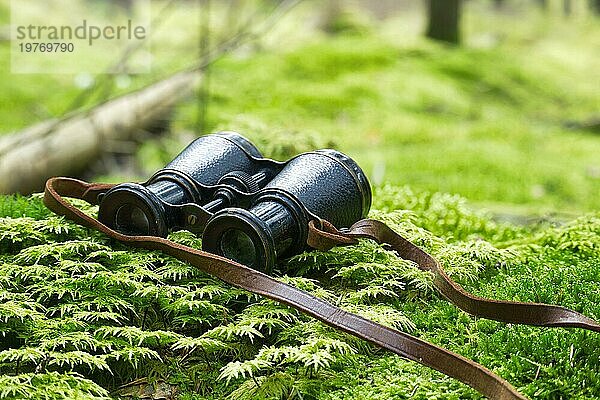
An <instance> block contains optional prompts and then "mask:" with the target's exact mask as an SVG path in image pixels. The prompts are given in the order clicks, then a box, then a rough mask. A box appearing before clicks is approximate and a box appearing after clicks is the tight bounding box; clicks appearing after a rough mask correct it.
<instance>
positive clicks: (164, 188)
mask: <svg viewBox="0 0 600 400" xmlns="http://www.w3.org/2000/svg"><path fill="white" fill-rule="evenodd" d="M99 200H100V210H99V214H98V219H99V220H100V221H101V222H102V223H104V224H105V225H107V226H109V227H110V228H112V229H114V230H116V231H119V232H121V233H123V234H126V235H145V236H148V235H149V236H161V237H166V236H167V234H168V233H169V232H170V231H174V230H181V229H186V230H189V231H191V232H194V233H198V234H201V235H202V248H203V250H206V251H208V252H211V253H215V254H218V255H221V256H224V257H226V258H229V259H232V260H234V261H237V262H239V263H241V264H244V265H247V266H249V267H251V268H255V269H260V270H263V271H265V272H269V271H270V270H271V268H272V267H273V265H274V264H275V263H276V261H277V259H280V258H286V257H290V256H292V255H294V254H298V253H300V252H302V251H303V250H305V249H306V248H307V244H306V240H307V237H308V222H309V221H310V220H312V219H317V218H321V219H324V220H327V221H329V222H331V223H332V224H333V225H334V226H336V227H337V228H344V227H349V226H350V225H352V224H353V223H355V222H356V221H358V220H359V219H361V218H364V217H366V216H367V214H368V212H369V208H370V207H371V188H370V186H369V182H368V180H367V177H366V175H365V174H364V172H363V171H362V170H361V169H360V167H359V166H358V165H357V164H356V163H355V162H354V161H353V160H352V159H350V158H349V157H347V156H346V155H344V154H342V153H340V152H339V151H336V150H331V149H326V150H316V151H309V152H306V153H302V154H300V155H298V156H295V157H293V158H292V159H290V160H289V161H287V162H279V161H275V160H271V159H268V158H264V157H263V156H262V155H261V154H260V152H259V151H258V149H256V147H255V146H254V145H253V144H252V143H250V141H248V140H247V139H246V138H244V137H243V136H241V135H240V134H238V133H235V132H219V133H215V134H210V135H206V136H201V137H200V138H198V139H196V140H195V141H193V142H192V143H191V144H190V145H189V146H188V147H186V148H185V149H184V150H183V151H182V152H181V153H180V154H179V155H178V156H177V157H176V158H175V159H174V160H173V161H171V162H170V163H169V164H168V165H167V166H166V167H165V168H163V169H161V170H160V171H158V172H157V173H155V174H154V175H153V176H152V177H151V178H150V179H149V180H148V181H147V182H145V183H142V184H136V183H122V184H120V185H116V186H114V187H113V188H111V189H110V190H109V191H107V192H106V193H104V194H102V195H100V198H99Z"/></svg>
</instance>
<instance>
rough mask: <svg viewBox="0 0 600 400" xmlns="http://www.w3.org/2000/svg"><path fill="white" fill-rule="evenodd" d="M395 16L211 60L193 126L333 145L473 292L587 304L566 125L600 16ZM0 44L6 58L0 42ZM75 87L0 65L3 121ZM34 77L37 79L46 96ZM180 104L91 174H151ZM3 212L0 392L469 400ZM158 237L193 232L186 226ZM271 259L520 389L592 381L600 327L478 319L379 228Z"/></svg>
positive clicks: (318, 330) (588, 72) (587, 210)
mask: <svg viewBox="0 0 600 400" xmlns="http://www.w3.org/2000/svg"><path fill="white" fill-rule="evenodd" d="M407 12H408V13H409V15H404V16H399V17H398V18H394V19H389V20H386V21H383V22H380V23H377V24H376V23H373V21H363V20H361V19H360V18H358V20H352V21H351V22H352V23H349V24H348V25H346V30H345V31H344V32H343V33H340V34H337V35H329V34H325V33H319V32H314V33H310V34H306V35H305V37H303V38H302V40H293V39H292V38H289V39H288V38H286V37H285V35H282V34H281V32H279V33H278V34H279V41H278V45H276V46H275V45H273V44H272V41H273V37H272V36H271V37H270V38H269V40H268V41H266V42H265V43H263V44H262V47H260V46H259V47H258V48H255V49H252V51H250V52H243V53H242V52H239V53H236V54H234V55H233V56H231V57H228V58H225V59H223V60H221V61H219V62H218V63H216V64H215V65H214V66H212V68H211V70H210V84H209V86H208V89H209V99H210V102H209V104H208V115H207V119H206V121H205V122H204V125H205V126H206V127H207V129H208V130H209V131H215V130H218V129H228V130H238V131H239V132H241V133H242V134H244V135H246V136H248V137H249V138H250V139H251V140H252V141H253V142H255V143H256V144H257V146H258V147H259V148H260V149H261V150H262V151H263V152H264V154H265V155H266V156H272V157H275V158H278V159H285V158H287V157H290V156H291V155H293V154H296V153H298V152H301V151H305V150H309V149H313V148H315V147H323V146H330V147H335V148H338V149H340V150H342V151H344V152H346V153H347V154H348V155H350V156H351V157H352V158H354V159H355V160H356V161H357V162H358V163H359V164H360V165H361V166H363V167H364V169H365V171H366V172H367V174H368V175H369V177H370V179H371V181H372V183H373V185H374V187H375V190H374V195H373V203H374V204H373V210H372V212H371V216H372V217H374V218H378V219H381V220H383V221H386V222H388V223H390V224H392V226H393V227H394V228H395V229H396V230H397V231H398V232H399V233H401V234H403V235H406V236H407V237H409V238H410V239H412V240H413V241H414V242H415V243H416V244H418V245H419V246H421V247H422V248H424V249H425V250H428V251H430V252H431V253H432V254H433V255H434V256H436V257H437V258H438V259H440V260H441V262H442V264H443V265H444V267H445V269H446V270H447V271H448V272H449V273H450V274H451V276H452V277H453V278H454V279H456V280H457V281H459V282H460V283H461V284H462V285H463V286H464V287H465V288H466V289H467V290H468V291H470V292H473V293H476V294H478V295H481V296H486V297H491V298H496V299H511V300H521V301H535V302H544V303H551V304H560V305H563V306H567V307H570V308H573V309H575V310H577V311H580V312H582V313H584V314H585V315H588V316H590V317H592V318H596V319H600V260H599V259H598V254H599V252H600V214H599V213H598V210H599V209H600V199H599V197H598V193H600V164H599V162H600V161H599V160H598V154H600V136H598V133H597V132H594V131H593V130H589V129H588V130H586V129H574V128H573V126H576V125H577V124H576V123H577V122H581V121H587V120H589V119H590V118H597V117H598V112H599V110H600V96H599V95H598V93H600V80H598V79H595V76H597V69H598V68H597V66H598V65H599V59H598V57H599V54H600V47H599V46H600V43H599V42H598V40H597V38H598V37H599V36H600V27H599V26H598V23H597V20H596V21H594V20H591V19H585V18H584V19H580V20H577V21H573V20H565V19H558V18H556V17H548V16H542V15H539V14H538V13H535V12H533V11H527V13H526V14H525V15H523V16H522V19H520V18H516V17H515V15H514V14H512V13H511V12H506V13H494V14H491V12H490V10H488V9H485V10H484V9H479V8H477V6H471V9H470V11H469V12H468V13H467V14H466V15H465V20H464V21H463V22H464V36H465V45H464V46H462V47H459V48H455V47H447V46H443V45H438V44H434V43H431V42H429V41H426V40H424V39H422V38H421V37H420V34H419V29H418V27H417V26H421V25H422V20H419V18H414V17H415V15H412V14H410V12H411V11H407ZM292 26H293V25H292ZM283 32H289V31H286V30H285V29H284V30H283ZM0 52H3V53H4V54H3V55H6V56H7V55H8V49H7V47H6V45H5V44H4V43H0ZM182 62H183V61H182ZM0 67H1V68H7V67H6V65H5V64H4V63H0ZM164 68H167V66H164ZM7 73H8V72H7V71H2V74H3V75H5V74H7ZM68 79H72V77H71V78H68V77H64V76H63V77H48V76H43V75H41V76H37V75H35V76H18V75H15V78H14V79H10V80H2V81H0V90H2V92H3V93H7V95H6V96H4V98H3V99H2V107H0V120H2V121H3V122H2V128H3V129H1V130H2V131H3V132H7V131H10V130H14V129H18V128H21V127H23V126H25V125H26V124H27V123H31V122H32V120H33V119H43V118H47V117H49V116H53V115H57V114H59V113H60V112H62V110H64V109H65V108H68V105H69V103H70V101H71V99H73V98H74V96H76V94H77V93H78V91H79V90H80V89H79V88H76V87H75V86H74V84H73V83H72V82H71V81H69V80H68ZM147 79H149V77H139V79H138V78H135V79H134V82H133V84H132V85H133V86H136V85H141V84H143V83H144V80H147ZM32 81H33V82H37V83H36V85H39V87H45V88H46V89H47V92H48V94H47V95H44V98H43V99H40V96H39V91H36V89H35V88H36V86H35V85H33V84H32V83H31V82H32ZM27 82H29V84H28V83H27ZM120 90H123V91H124V90H125V89H120ZM66 99H69V100H66ZM32 110H34V111H35V113H34V117H32V114H31V112H32ZM197 111H198V105H197V104H196V103H195V102H193V101H190V102H187V103H185V104H183V105H182V106H181V107H179V108H178V109H177V110H176V113H175V115H174V119H173V121H172V126H171V128H172V132H173V133H172V134H170V135H168V136H163V137H158V138H153V139H152V140H149V141H148V142H146V143H144V144H142V146H141V147H140V148H139V150H138V151H137V152H136V154H135V155H134V156H135V158H134V160H135V163H136V164H137V167H136V171H137V173H138V174H139V176H135V177H132V176H122V175H119V173H118V172H117V171H114V170H113V171H109V172H107V173H106V174H105V175H104V176H103V177H98V178H97V179H98V180H100V179H106V180H112V181H119V180H123V179H144V178H145V177H147V176H148V175H149V174H151V173H152V172H154V171H155V170H156V169H158V168H161V167H162V166H164V164H165V162H166V161H168V160H170V159H171V158H172V157H173V155H175V154H176V153H177V152H178V151H179V150H180V149H181V148H182V147H183V146H184V144H185V142H186V141H188V140H189V139H190V137H193V136H194V135H196V133H193V134H191V133H190V132H194V131H195V130H196V128H197V126H198V124H197V115H196V114H197ZM484 208H485V209H487V210H488V211H482V209H484ZM88 211H89V212H91V213H94V212H95V210H94V209H93V208H89V209H88ZM548 215H549V216H550V218H546V216H548ZM507 216H508V217H507ZM515 216H516V217H515ZM0 217H1V218H0V248H1V249H2V250H1V251H0V265H1V267H0V332H1V333H2V335H3V339H2V341H0V398H27V397H28V396H29V397H31V396H34V397H35V396H37V397H42V396H46V397H47V398H75V397H76V396H80V397H79V398H105V397H107V396H109V395H110V396H113V397H115V396H118V395H122V396H131V395H134V394H135V393H138V392H136V391H139V390H142V389H141V388H142V387H143V382H144V380H145V381H150V382H153V383H160V385H158V386H157V387H158V388H159V390H161V391H163V392H165V393H166V392H167V391H170V390H172V388H173V387H175V386H177V387H178V395H179V398H181V399H222V398H225V397H228V396H229V398H231V399H244V398H248V399H255V398H277V399H279V398H304V399H308V398H310V399H321V400H334V399H345V400H350V399H353V400H358V399H388V398H396V399H405V398H415V399H458V398H461V399H471V398H473V399H475V398H480V396H479V395H478V394H477V393H476V392H474V391H473V390H471V389H470V388H468V387H466V386H465V385H463V384H460V383H458V382H457V381H455V380H453V379H451V378H448V377H445V376H443V375H441V374H439V373H436V372H434V371H432V370H430V369H428V368H425V367H422V366H420V365H418V364H415V363H413V362H409V361H406V360H403V359H401V358H400V357H396V356H393V355H391V354H389V353H387V352H385V351H381V350H379V349H376V348H374V347H372V346H369V345H366V344H365V343H364V342H362V341H360V340H357V339H355V338H353V337H350V336H348V335H345V334H342V333H339V332H337V331H334V330H332V329H330V328H328V327H326V326H324V325H322V324H320V323H318V322H315V321H314V320H312V319H310V318H308V317H305V316H303V315H300V314H298V313H297V312H295V311H293V310H291V309H289V308H287V307H283V306H281V305H278V304H276V303H274V302H270V301H265V300H263V299H260V298H257V297H256V296H253V295H250V294H248V293H246V292H243V291H240V290H238V289H235V288H232V287H230V286H228V285H225V284H224V283H222V282H220V281H217V280H215V279H212V278H211V277H209V276H206V275H205V274H202V273H199V272H198V271H195V270H193V269H192V268H191V267H189V266H187V265H185V264H183V263H180V262H177V261H176V260H173V259H172V258H170V257H167V256H165V255H162V254H160V253H157V252H147V251H140V250H132V249H129V248H126V247H124V246H122V245H119V244H118V243H115V242H113V241H111V240H108V239H107V238H106V237H104V236H103V235H100V234H98V233H95V232H92V231H89V230H87V229H84V228H81V227H77V226H75V225H73V224H71V223H69V222H67V221H65V220H63V219H62V218H58V217H55V216H53V215H52V214H51V213H50V212H49V211H48V210H47V209H46V208H45V207H44V206H43V205H42V203H41V200H40V197H39V196H37V195H34V196H30V197H15V196H2V197H0ZM499 217H501V218H500V219H504V220H507V221H505V222H502V221H499ZM557 217H559V218H557ZM513 220H516V221H518V222H519V223H518V224H513V223H512V221H513ZM523 221H526V222H528V223H527V224H522V222H523ZM172 239H173V240H176V241H180V242H182V243H186V244H189V245H193V246H199V244H200V240H199V239H198V238H195V237H193V236H191V235H188V234H186V233H176V234H173V235H172ZM275 275H276V276H277V277H279V278H280V279H283V280H285V281H286V282H289V283H292V284H294V285H297V286H298V287H301V288H303V289H305V290H308V291H310V292H311V293H314V294H315V295H317V296H320V297H324V298H327V299H330V300H332V301H335V302H336V303H337V304H340V305H341V306H342V307H344V308H345V309H348V310H352V311H355V312H358V313H360V314H362V315H365V316H367V317H369V318H372V319H375V320H377V321H379V322H381V323H383V324H386V325H389V326H394V327H396V328H398V329H401V330H404V331H407V332H410V333H411V334H413V335H416V336H418V337H421V338H424V339H426V340H428V341H431V342H433V343H436V344H439V345H442V346H444V347H446V348H448V349H450V350H453V351H455V352H458V353H460V354H462V355H464V356H466V357H468V358H470V359H473V360H475V361H477V362H479V363H481V364H483V365H485V366H487V367H488V368H490V369H492V370H493V371H495V372H496V373H498V374H500V375H501V376H502V377H504V378H505V379H507V380H508V381H509V382H511V383H512V384H513V385H514V386H515V387H517V388H518V389H519V390H520V391H521V392H523V393H525V394H526V395H528V396H529V397H530V398H533V399H561V398H562V399H567V398H569V399H570V398H581V399H595V398H598V397H600V369H599V368H600V365H599V360H600V346H598V337H597V336H596V335H595V334H591V333H589V332H584V331H582V330H578V329H571V330H567V329H549V328H537V327H524V326H516V325H511V324H504V323H498V322H493V321H489V320H485V319H479V318H474V317H471V316H469V315H468V314H466V313H464V312H462V311H460V310H458V309H457V308H456V307H454V306H453V305H451V304H449V303H448V302H447V301H445V300H444V299H442V298H441V297H440V296H439V295H438V294H437V293H436V292H435V290H434V289H433V288H432V284H431V277H430V276H429V275H428V274H426V273H424V272H422V271H419V270H418V269H417V268H416V267H415V266H414V265H412V264H410V263H408V262H405V261H403V260H400V259H398V258H396V257H395V256H394V255H392V254H390V253H389V252H386V251H384V250H383V249H382V248H380V247H379V246H377V245H375V244H374V243H372V242H369V241H362V242H361V244H360V245H357V246H352V247H348V248H340V249H334V250H332V251H330V252H325V253H323V252H312V253H306V254H304V255H301V256H298V257H296V258H294V259H292V260H288V261H285V262H282V263H280V264H279V265H278V268H277V269H276V271H275ZM137 379H142V381H139V382H138V383H140V385H138V386H136V385H132V386H129V388H128V389H118V388H119V386H120V385H123V384H126V383H129V382H132V381H134V380H137ZM138 394H139V393H138Z"/></svg>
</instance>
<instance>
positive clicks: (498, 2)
mask: <svg viewBox="0 0 600 400" xmlns="http://www.w3.org/2000/svg"><path fill="white" fill-rule="evenodd" d="M494 7H496V8H497V9H501V8H503V7H504V0H494Z"/></svg>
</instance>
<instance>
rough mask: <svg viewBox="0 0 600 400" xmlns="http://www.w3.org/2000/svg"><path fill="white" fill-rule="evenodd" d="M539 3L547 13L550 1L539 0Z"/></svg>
mask: <svg viewBox="0 0 600 400" xmlns="http://www.w3.org/2000/svg"><path fill="white" fill-rule="evenodd" d="M537 3H538V4H539V5H540V8H541V9H542V10H544V11H546V10H547V9H548V0H537Z"/></svg>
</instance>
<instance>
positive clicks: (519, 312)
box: [308, 219, 600, 332]
mask: <svg viewBox="0 0 600 400" xmlns="http://www.w3.org/2000/svg"><path fill="white" fill-rule="evenodd" d="M321 225H322V226H321V227H320V228H318V227H317V224H316V223H315V221H311V222H310V223H309V232H310V233H309V238H308V244H309V245H310V246H311V247H314V248H316V249H321V250H328V249H330V248H332V247H333V246H337V245H345V244H350V243H349V240H352V239H354V238H358V237H362V238H369V239H374V240H375V241H377V242H378V243H383V244H387V245H389V246H390V247H391V248H392V249H393V250H394V251H396V253H398V255H399V256H400V257H402V258H404V259H406V260H411V261H414V262H415V263H416V264H417V265H418V266H419V267H420V268H421V269H422V270H425V271H430V272H432V273H433V276H434V278H433V284H434V286H435V287H436V289H437V290H439V292H440V293H441V294H442V295H443V296H444V297H446V298H447V299H448V300H450V302H452V303H453V304H455V305H456V306H457V307H458V308H460V309H462V310H464V311H466V312H468V313H469V314H472V315H477V316H480V317H484V318H488V319H493V320H496V321H503V322H509V323H514V324H527V325H537V326H551V327H566V328H570V327H576V328H584V329H589V330H591V331H596V332H600V325H599V324H598V323H597V322H596V321H594V320H593V319H591V318H588V317H586V316H585V315H582V314H580V313H578V312H576V311H573V310H570V309H568V308H565V307H561V306H555V305H548V304H540V303H521V302H516V301H501V300H490V299H484V298H482V297H477V296H474V295H472V294H470V293H467V292H466V291H465V290H464V289H463V288H462V287H461V286H460V285H459V284H458V283H456V282H454V281H453V280H452V279H451V278H450V277H449V276H448V275H447V274H446V272H444V270H443V269H442V267H441V266H440V264H439V262H438V261H437V260H436V259H435V258H433V257H432V256H430V255H429V254H427V253H426V252H424V251H423V250H421V249H420V248H418V247H417V246H415V245H414V244H412V243H411V242H409V241H408V240H406V239H405V238H403V237H402V236H400V235H398V234H397V233H396V232H394V231H393V230H392V229H391V228H390V227H388V226H387V225H386V224H384V223H383V222H380V221H376V220H372V219H363V220H361V221H358V222H357V223H356V224H354V225H353V226H352V227H351V228H350V230H349V231H347V232H346V231H345V232H340V231H339V230H337V229H336V228H335V227H334V226H333V225H332V224H330V223H327V222H323V223H322V224H321Z"/></svg>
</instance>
